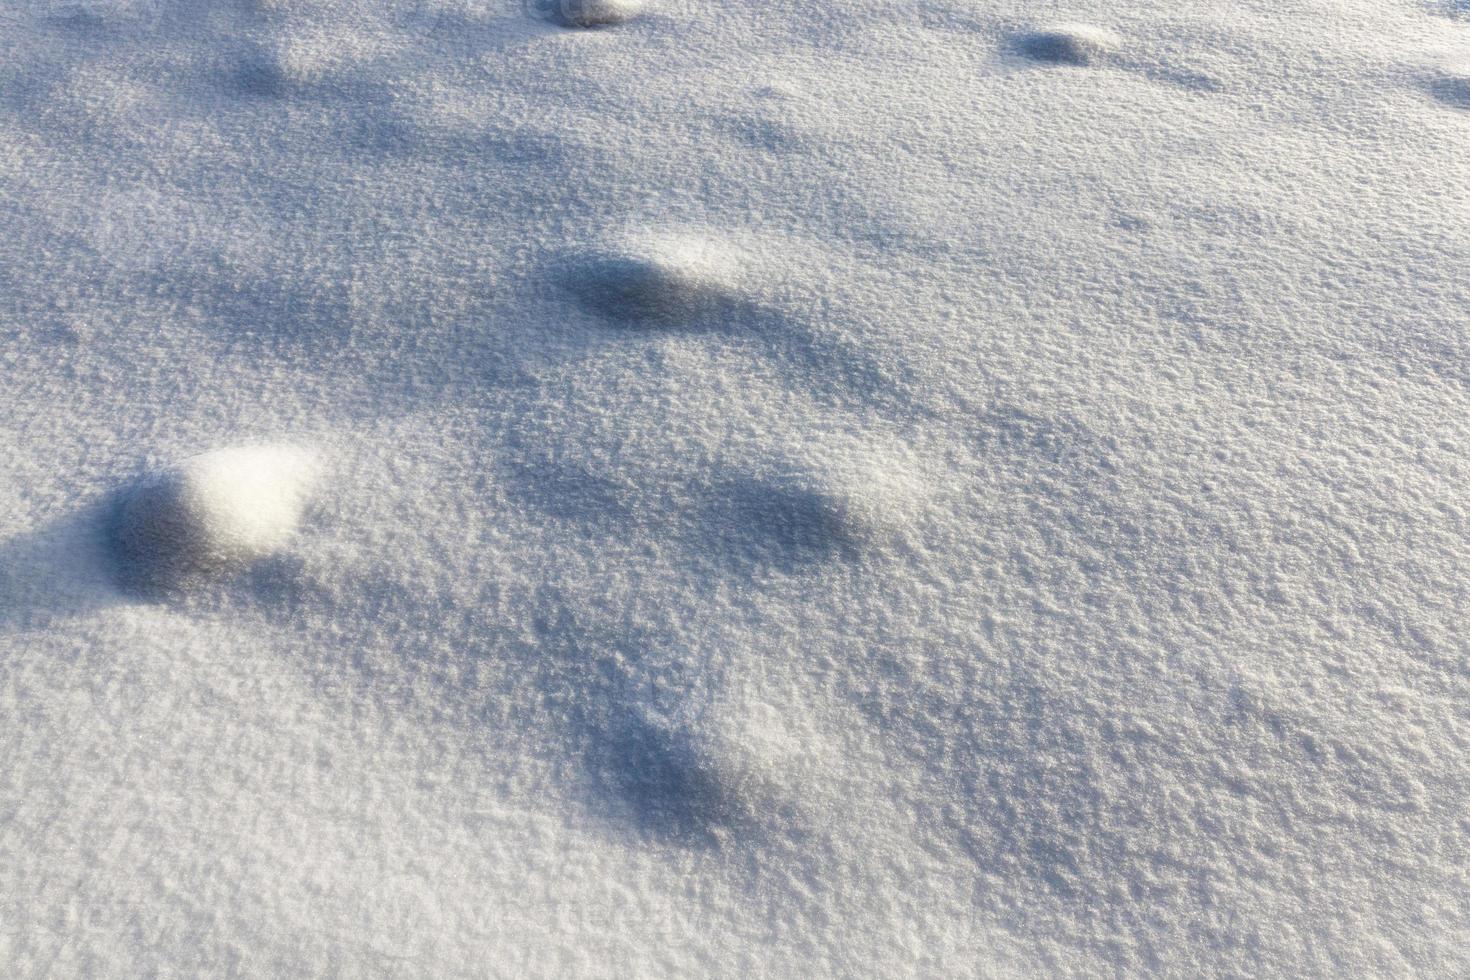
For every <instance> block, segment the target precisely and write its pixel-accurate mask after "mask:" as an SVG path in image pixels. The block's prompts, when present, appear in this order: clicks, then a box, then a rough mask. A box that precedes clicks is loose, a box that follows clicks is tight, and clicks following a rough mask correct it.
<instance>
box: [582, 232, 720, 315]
mask: <svg viewBox="0 0 1470 980" xmlns="http://www.w3.org/2000/svg"><path fill="white" fill-rule="evenodd" d="M567 279H568V285H569V286H570V287H571V288H572V290H573V292H575V293H576V294H577V295H578V296H579V297H580V298H581V300H582V301H583V303H584V304H585V305H587V306H588V307H589V308H590V309H592V310H594V311H596V312H598V313H601V314H602V315H604V316H607V317H609V318H611V319H614V320H624V321H639V320H641V321H648V322H657V323H673V322H678V321H688V320H693V319H698V318H699V317H702V316H706V315H708V314H710V313H712V312H716V311H718V310H719V309H721V308H723V307H728V306H730V305H732V304H733V303H734V302H735V301H736V299H737V296H738V289H737V263H736V262H735V260H734V257H733V256H732V255H731V254H730V253H729V252H728V251H727V250H726V249H723V248H721V247H719V246H717V245H715V244H713V243H710V242H708V241H705V240H702V239H697V238H689V237H678V238H667V239H660V240H653V241H646V242H642V243H630V244H627V245H623V246H614V247H608V248H604V249H600V250H596V251H593V252H590V253H588V254H585V255H582V256H578V257H577V259H576V260H575V261H574V262H573V263H571V269H570V271H569V274H568V277H567Z"/></svg>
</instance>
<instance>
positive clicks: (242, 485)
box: [116, 445, 317, 585]
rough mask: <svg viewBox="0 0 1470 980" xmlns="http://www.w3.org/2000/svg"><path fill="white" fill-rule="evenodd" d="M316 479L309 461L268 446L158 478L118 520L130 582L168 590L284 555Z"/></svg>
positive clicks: (221, 453) (228, 453)
mask: <svg viewBox="0 0 1470 980" xmlns="http://www.w3.org/2000/svg"><path fill="white" fill-rule="evenodd" d="M316 471H317V467H316V464H315V462H314V460H313V458H312V456H311V455H310V454H309V453H307V452H305V451H303V450H301V449H296V448H292V447H287V446H270V445H267V446H241V447H232V448H228V449H219V450H215V451H214V452H209V453H204V454H203V455H200V456H193V457H190V458H189V459H186V460H184V461H183V462H181V463H179V464H177V465H175V466H173V467H170V468H169V469H166V470H164V471H162V472H160V473H157V474H155V475H154V476H152V477H150V478H149V479H147V480H145V481H144V482H143V483H141V484H139V485H138V486H137V487H135V488H134V489H133V490H132V491H131V492H130V493H129V494H128V495H127V496H126V498H125V499H124V500H123V501H122V504H121V507H120V509H119V512H118V519H117V526H116V534H117V541H116V543H117V547H118V551H119V553H120V556H121V557H122V559H123V561H124V562H125V564H126V566H127V570H128V573H129V575H130V577H132V578H133V579H134V580H135V583H136V584H139V585H159V584H166V583H168V582H171V581H175V580H177V579H178V578H180V577H182V576H187V575H190V574H198V573H206V572H210V571H214V570H217V569H221V568H226V567H229V566H233V565H240V564H245V563H248V562H251V561H253V560H255V559H258V558H264V557H266V556H268V555H271V554H273V553H275V552H277V551H279V550H280V549H281V548H282V547H284V546H285V544H286V542H287V541H288V540H289V539H290V537H291V535H292V534H293V533H295V531H296V527H297V525H298V524H299V523H300V520H301V516H302V513H303V511H304V510H305V507H306V504H307V500H308V497H309V495H310V492H311V488H312V484H313V483H314V481H315V477H316Z"/></svg>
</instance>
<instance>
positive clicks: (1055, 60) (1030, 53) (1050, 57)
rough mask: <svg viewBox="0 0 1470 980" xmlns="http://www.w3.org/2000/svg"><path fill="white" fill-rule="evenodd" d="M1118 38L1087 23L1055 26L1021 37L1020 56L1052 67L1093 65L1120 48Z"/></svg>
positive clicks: (1110, 32)
mask: <svg viewBox="0 0 1470 980" xmlns="http://www.w3.org/2000/svg"><path fill="white" fill-rule="evenodd" d="M1119 43H1120V42H1119V39H1118V35H1116V34H1114V33H1113V32H1112V31H1108V30H1104V29H1103V28H1101V27H1092V26H1090V25H1088V24H1058V25H1056V26H1054V27H1048V28H1045V29H1043V30H1039V31H1034V32H1033V33H1030V34H1027V35H1025V36H1024V37H1022V38H1021V41H1020V49H1021V53H1022V54H1024V55H1025V56H1026V57H1028V58H1030V59H1031V60H1033V61H1045V62H1048V63H1050V64H1054V65H1095V64H1097V63H1098V62H1100V61H1102V60H1104V59H1105V58H1107V57H1108V56H1109V55H1111V54H1112V53H1113V52H1114V51H1116V50H1117V49H1118V47H1119Z"/></svg>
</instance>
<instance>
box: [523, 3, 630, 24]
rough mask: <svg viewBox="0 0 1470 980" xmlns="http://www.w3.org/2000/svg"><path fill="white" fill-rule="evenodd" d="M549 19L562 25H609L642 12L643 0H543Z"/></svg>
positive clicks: (626, 19) (620, 22)
mask: <svg viewBox="0 0 1470 980" xmlns="http://www.w3.org/2000/svg"><path fill="white" fill-rule="evenodd" d="M541 6H543V7H544V8H545V9H546V14H547V15H548V16H549V17H550V19H551V20H553V21H555V22H556V23H558V24H560V25H562V26H563V27H579V28H592V27H611V26H612V25H614V24H622V23H625V22H626V21H629V20H632V19H633V18H634V17H637V16H638V15H639V14H640V13H642V12H643V8H644V3H643V0H543V3H542V4H541Z"/></svg>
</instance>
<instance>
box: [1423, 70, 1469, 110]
mask: <svg viewBox="0 0 1470 980" xmlns="http://www.w3.org/2000/svg"><path fill="white" fill-rule="evenodd" d="M1429 91H1430V94H1432V95H1433V96H1434V97H1435V99H1437V100H1438V101H1440V102H1442V103H1444V104H1445V105H1447V106H1450V107H1451V108H1454V109H1467V110H1470V75H1446V76H1444V77H1443V78H1439V79H1436V80H1435V81H1434V82H1433V84H1431V85H1430V87H1429Z"/></svg>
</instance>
